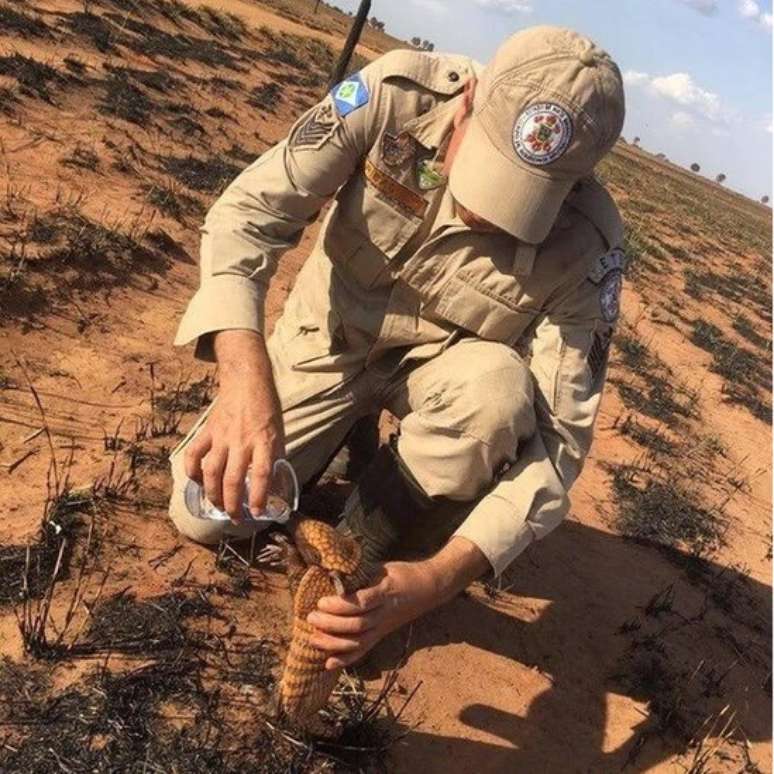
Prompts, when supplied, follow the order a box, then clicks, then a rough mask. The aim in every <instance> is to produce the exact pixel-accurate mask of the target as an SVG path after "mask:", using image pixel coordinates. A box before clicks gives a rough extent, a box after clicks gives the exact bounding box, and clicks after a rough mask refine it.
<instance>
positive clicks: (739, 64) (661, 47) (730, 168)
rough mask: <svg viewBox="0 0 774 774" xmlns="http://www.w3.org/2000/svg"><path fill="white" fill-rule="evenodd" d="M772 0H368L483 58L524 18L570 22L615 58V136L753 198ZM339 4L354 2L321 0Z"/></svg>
mask: <svg viewBox="0 0 774 774" xmlns="http://www.w3.org/2000/svg"><path fill="white" fill-rule="evenodd" d="M771 2H772V0H585V1H582V2H578V0H575V2H572V0H400V2H396V1H395V0H372V7H371V15H373V16H376V17H377V18H379V19H381V20H383V21H384V22H386V26H387V31H388V32H390V33H392V34H393V35H395V36H397V37H399V38H403V39H410V38H412V37H413V36H415V35H416V36H418V37H420V38H423V39H424V38H426V39H428V40H431V41H433V42H434V43H435V46H436V50H440V51H454V52H457V53H463V54H468V55H469V56H472V57H474V58H476V59H478V60H479V61H481V62H486V61H487V60H488V59H489V58H490V56H491V55H492V53H493V52H494V50H495V49H496V48H497V45H498V44H499V42H500V41H501V40H503V39H504V38H505V37H507V36H508V35H509V34H511V33H512V32H516V31H517V30H519V29H522V28H524V27H528V26H532V25H534V24H557V25H562V26H567V27H572V28H574V29H577V30H578V31H580V32H584V33H586V34H587V35H589V36H590V37H592V38H593V39H594V40H595V41H596V42H597V43H598V44H599V45H601V46H602V47H603V48H605V49H607V50H608V51H609V52H610V54H612V56H613V58H614V59H615V60H616V61H617V62H618V64H619V66H620V68H621V71H622V72H623V73H624V77H625V80H626V97H627V119H626V125H625V127H624V133H623V134H624V137H625V138H626V139H627V140H631V139H632V138H633V137H635V136H638V137H640V139H641V144H642V146H643V147H644V148H646V149H647V150H650V151H652V152H654V153H659V152H662V153H665V154H666V155H667V156H668V157H669V159H670V160H673V161H675V162H677V163H679V164H683V165H684V166H689V165H690V164H692V163H693V162H696V163H698V164H699V165H700V166H701V172H702V174H706V175H707V176H708V177H711V178H714V177H715V175H716V174H718V173H719V172H723V173H724V174H726V175H727V181H726V184H727V185H728V186H730V187H732V188H734V189H736V190H738V191H741V192H743V193H745V194H747V195H748V196H751V197H753V198H755V199H759V198H760V197H761V196H763V195H764V194H767V195H771V194H772V191H771V187H772V180H771V176H772V150H771V147H772V107H771V101H772V91H771V89H772V83H771V72H772V67H771V62H772V59H771V57H772V53H771V46H772V16H771V14H772V7H771ZM331 3H332V4H335V5H338V6H339V7H340V8H343V9H345V10H354V9H356V8H357V5H358V0H331Z"/></svg>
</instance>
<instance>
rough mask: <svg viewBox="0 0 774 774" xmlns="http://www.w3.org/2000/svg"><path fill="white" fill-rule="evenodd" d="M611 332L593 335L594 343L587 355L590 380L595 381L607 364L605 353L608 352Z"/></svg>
mask: <svg viewBox="0 0 774 774" xmlns="http://www.w3.org/2000/svg"><path fill="white" fill-rule="evenodd" d="M610 339H611V332H610V331H609V330H608V331H607V332H605V333H595V334H594V342H593V343H592V345H591V349H590V350H589V354H588V359H587V360H588V364H589V370H590V371H591V380H592V381H594V382H595V381H596V380H597V377H598V376H599V374H600V372H601V371H602V369H603V368H604V366H605V363H606V362H607V353H608V351H609V350H610Z"/></svg>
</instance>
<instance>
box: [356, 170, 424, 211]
mask: <svg viewBox="0 0 774 774" xmlns="http://www.w3.org/2000/svg"><path fill="white" fill-rule="evenodd" d="M365 176H366V180H368V182H369V183H370V184H371V185H372V186H373V187H374V188H376V190H377V191H379V193H381V194H382V195H383V196H384V197H385V198H387V199H389V200H390V201H391V202H392V203H394V204H396V205H398V207H400V208H401V209H403V210H406V211H407V212H409V213H411V214H412V215H416V216H417V217H418V218H421V217H423V216H424V214H425V210H426V209H427V202H426V201H425V199H423V198H422V197H421V196H420V195H419V194H418V193H417V192H416V191H412V190H411V189H410V188H406V186H405V185H403V184H402V183H399V182H398V181H397V180H395V179H393V178H392V177H390V176H389V175H388V174H387V173H386V172H384V171H383V170H381V169H379V167H377V166H376V164H374V163H373V162H372V161H371V160H370V159H366V162H365Z"/></svg>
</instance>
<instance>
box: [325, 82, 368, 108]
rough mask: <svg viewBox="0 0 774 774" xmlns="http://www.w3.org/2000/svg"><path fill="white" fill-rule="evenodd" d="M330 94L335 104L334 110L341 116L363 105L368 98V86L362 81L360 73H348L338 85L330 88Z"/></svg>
mask: <svg viewBox="0 0 774 774" xmlns="http://www.w3.org/2000/svg"><path fill="white" fill-rule="evenodd" d="M331 96H332V97H333V104H334V105H335V106H336V112H337V113H338V114H339V115H340V116H341V117H342V118H344V116H346V115H349V114H350V113H351V112H352V111H353V110H357V109H358V108H359V107H362V106H363V105H365V104H366V103H367V102H368V100H369V98H370V95H369V93H368V87H367V86H366V85H365V83H363V79H362V78H361V77H360V73H355V74H354V75H350V76H349V78H347V79H346V80H344V81H342V82H341V83H340V84H339V85H338V86H334V87H333V89H332V90H331Z"/></svg>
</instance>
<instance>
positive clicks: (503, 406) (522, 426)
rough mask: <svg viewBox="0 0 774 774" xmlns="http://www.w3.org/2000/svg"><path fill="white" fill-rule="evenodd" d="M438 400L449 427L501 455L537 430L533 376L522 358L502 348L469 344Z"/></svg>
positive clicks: (508, 349)
mask: <svg viewBox="0 0 774 774" xmlns="http://www.w3.org/2000/svg"><path fill="white" fill-rule="evenodd" d="M461 354H462V353H461ZM440 399H441V402H442V403H443V404H445V409H446V413H447V420H448V423H449V426H450V428H451V429H456V430H458V431H461V432H464V433H465V434H466V435H468V436H473V437H474V438H476V439H478V440H479V441H481V442H482V443H485V444H488V445H493V446H497V447H500V448H502V449H503V451H505V450H506V449H508V450H512V449H513V448H515V446H516V444H517V443H518V441H519V440H521V439H523V438H527V437H529V436H530V435H532V433H533V432H534V431H535V423H536V420H535V408H534V399H535V395H534V387H533V383H532V376H531V374H530V371H529V368H528V367H527V365H526V363H525V362H524V361H523V360H522V359H521V357H519V355H518V354H517V353H516V352H514V351H513V350H512V349H510V348H509V347H506V346H505V345H504V344H497V343H494V342H484V341H481V342H472V343H470V344H467V345H466V351H465V353H464V361H463V362H462V363H461V364H460V367H459V368H458V369H456V370H455V373H454V374H453V375H452V376H451V381H450V384H449V389H448V391H447V393H446V395H441V396H440Z"/></svg>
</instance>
